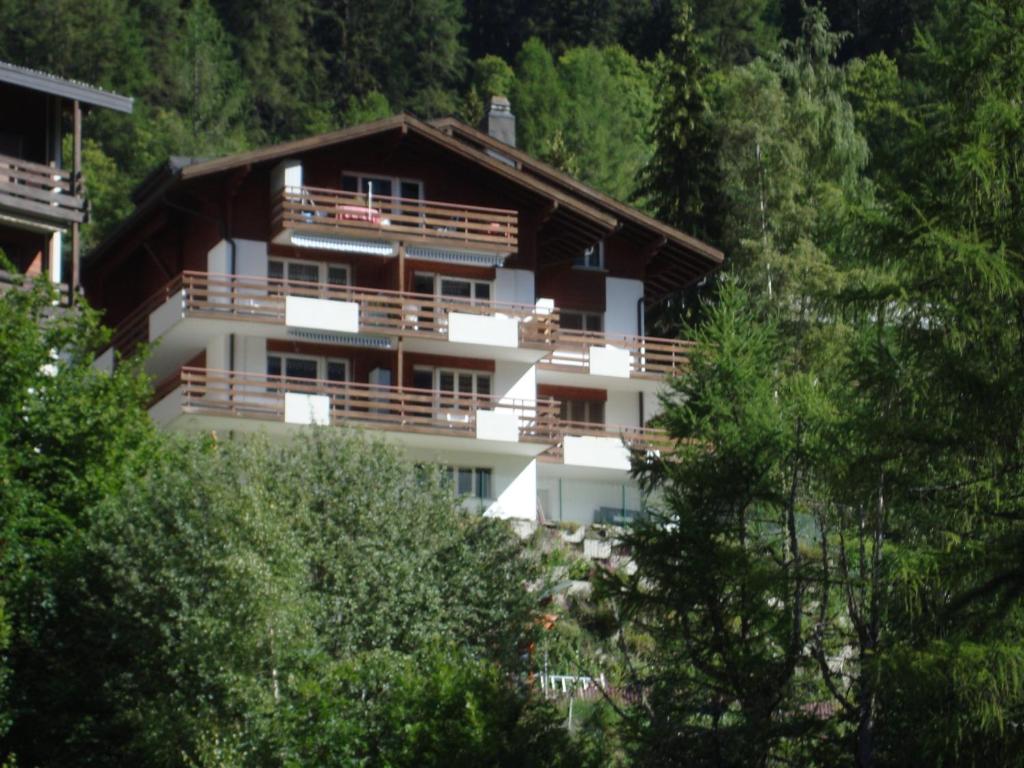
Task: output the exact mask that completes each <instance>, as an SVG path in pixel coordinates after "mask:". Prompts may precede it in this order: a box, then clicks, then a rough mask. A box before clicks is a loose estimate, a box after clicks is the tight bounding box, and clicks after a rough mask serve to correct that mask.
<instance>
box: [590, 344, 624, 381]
mask: <svg viewBox="0 0 1024 768" xmlns="http://www.w3.org/2000/svg"><path fill="white" fill-rule="evenodd" d="M631 367H632V360H631V359H630V354H629V350H627V349H619V348H618V347H613V346H611V345H610V344H609V345H608V346H605V347H591V348H590V375H591V376H609V377H611V378H613V379H628V378H629V372H630V369H631Z"/></svg>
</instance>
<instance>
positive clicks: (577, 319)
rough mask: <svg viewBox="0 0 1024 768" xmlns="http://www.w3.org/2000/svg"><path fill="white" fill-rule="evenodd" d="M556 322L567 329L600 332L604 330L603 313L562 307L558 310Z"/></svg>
mask: <svg viewBox="0 0 1024 768" xmlns="http://www.w3.org/2000/svg"><path fill="white" fill-rule="evenodd" d="M558 322H559V324H560V325H561V327H562V328H563V329H565V330H567V331H590V332H594V333H601V332H602V331H603V330H604V313H603V312H576V311H574V310H568V309H563V310H561V311H560V312H559V315H558Z"/></svg>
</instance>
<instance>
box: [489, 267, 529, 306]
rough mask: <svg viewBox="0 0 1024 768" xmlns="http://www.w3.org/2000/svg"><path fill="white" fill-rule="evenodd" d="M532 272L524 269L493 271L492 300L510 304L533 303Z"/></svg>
mask: <svg viewBox="0 0 1024 768" xmlns="http://www.w3.org/2000/svg"><path fill="white" fill-rule="evenodd" d="M534 296H535V293H534V280H533V272H530V271H529V270H526V269H503V268H499V269H496V270H495V271H494V300H495V301H501V302H507V303H510V304H533V303H534Z"/></svg>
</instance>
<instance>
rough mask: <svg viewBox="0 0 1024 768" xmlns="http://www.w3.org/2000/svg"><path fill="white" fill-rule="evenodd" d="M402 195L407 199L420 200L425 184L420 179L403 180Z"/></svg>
mask: <svg viewBox="0 0 1024 768" xmlns="http://www.w3.org/2000/svg"><path fill="white" fill-rule="evenodd" d="M401 190H402V192H401V197H404V198H405V199H406V200H419V199H421V198H422V197H423V186H422V185H421V184H420V183H419V182H418V181H403V182H402V184H401Z"/></svg>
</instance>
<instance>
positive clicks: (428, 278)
mask: <svg viewBox="0 0 1024 768" xmlns="http://www.w3.org/2000/svg"><path fill="white" fill-rule="evenodd" d="M412 290H413V293H426V294H430V295H431V296H440V297H443V298H446V299H456V300H459V299H461V300H464V301H490V299H491V284H490V282H488V281H487V280H467V279H466V278H464V277H448V276H446V275H435V274H433V273H431V272H414V273H413V276H412Z"/></svg>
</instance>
